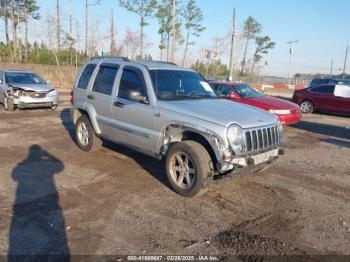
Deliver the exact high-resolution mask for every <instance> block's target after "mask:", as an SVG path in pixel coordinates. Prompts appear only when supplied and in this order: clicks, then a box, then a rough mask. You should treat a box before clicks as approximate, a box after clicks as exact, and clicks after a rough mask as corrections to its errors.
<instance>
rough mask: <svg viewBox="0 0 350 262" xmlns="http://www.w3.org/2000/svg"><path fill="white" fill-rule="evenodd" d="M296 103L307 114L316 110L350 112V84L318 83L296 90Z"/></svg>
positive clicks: (294, 97)
mask: <svg viewBox="0 0 350 262" xmlns="http://www.w3.org/2000/svg"><path fill="white" fill-rule="evenodd" d="M293 101H294V103H296V104H298V105H300V108H301V111H302V112H303V113H305V114H310V113H313V112H314V111H316V110H319V111H328V112H334V113H349V114H350V86H345V85H334V84H333V85H316V86H311V87H309V88H307V89H303V90H298V91H295V92H294V96H293Z"/></svg>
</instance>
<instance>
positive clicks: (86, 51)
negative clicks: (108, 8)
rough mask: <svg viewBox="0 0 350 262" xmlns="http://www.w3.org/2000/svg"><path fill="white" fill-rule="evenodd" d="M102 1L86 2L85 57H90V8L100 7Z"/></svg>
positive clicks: (86, 0) (87, 0)
mask: <svg viewBox="0 0 350 262" xmlns="http://www.w3.org/2000/svg"><path fill="white" fill-rule="evenodd" d="M100 3H101V0H93V1H92V0H91V1H89V0H85V55H86V56H90V54H89V53H88V49H89V48H88V39H89V7H91V6H95V5H99V4H100Z"/></svg>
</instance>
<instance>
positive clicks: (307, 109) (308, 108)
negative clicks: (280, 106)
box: [300, 100, 315, 114]
mask: <svg viewBox="0 0 350 262" xmlns="http://www.w3.org/2000/svg"><path fill="white" fill-rule="evenodd" d="M300 109H301V112H303V113H304V114H312V113H313V112H314V111H315V108H314V104H313V103H312V102H311V101H309V100H305V101H303V102H302V103H301V104H300Z"/></svg>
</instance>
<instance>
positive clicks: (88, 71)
mask: <svg viewBox="0 0 350 262" xmlns="http://www.w3.org/2000/svg"><path fill="white" fill-rule="evenodd" d="M95 68H96V65H95V64H90V65H87V66H86V67H85V69H84V71H83V73H82V74H81V77H80V79H79V83H78V86H77V87H78V88H81V89H86V88H87V87H88V85H89V82H90V78H91V76H92V74H93V72H94V70H95Z"/></svg>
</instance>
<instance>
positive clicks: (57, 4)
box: [56, 0, 61, 55]
mask: <svg viewBox="0 0 350 262" xmlns="http://www.w3.org/2000/svg"><path fill="white" fill-rule="evenodd" d="M56 23H57V25H56V26H57V28H56V37H57V39H56V40H57V55H58V53H59V51H60V46H61V22H60V0H56Z"/></svg>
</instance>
